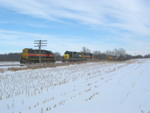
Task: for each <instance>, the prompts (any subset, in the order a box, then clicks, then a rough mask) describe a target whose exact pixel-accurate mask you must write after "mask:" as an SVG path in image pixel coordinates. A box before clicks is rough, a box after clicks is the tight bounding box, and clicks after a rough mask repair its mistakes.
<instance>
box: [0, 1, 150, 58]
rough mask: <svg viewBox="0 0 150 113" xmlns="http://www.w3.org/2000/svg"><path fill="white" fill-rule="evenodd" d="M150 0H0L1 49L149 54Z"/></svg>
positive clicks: (5, 51) (6, 50)
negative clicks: (38, 45) (40, 47)
mask: <svg viewBox="0 0 150 113" xmlns="http://www.w3.org/2000/svg"><path fill="white" fill-rule="evenodd" d="M149 6H150V1H149V0H111V1H107V0H0V40H1V44H0V48H1V49H0V53H9V52H21V51H22V49H23V48H35V47H34V40H39V39H43V40H48V44H47V46H46V47H44V48H43V49H47V50H52V51H53V52H60V53H61V54H63V52H65V51H66V50H73V51H80V50H81V49H82V47H83V46H84V47H87V48H89V49H91V51H94V50H100V51H102V52H105V51H106V50H113V49H115V48H117V49H118V48H124V49H125V50H126V51H127V53H129V54H132V55H137V54H141V55H145V54H150V46H149V45H150V13H149V12H150V7H149Z"/></svg>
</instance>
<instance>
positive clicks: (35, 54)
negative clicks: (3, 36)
mask: <svg viewBox="0 0 150 113" xmlns="http://www.w3.org/2000/svg"><path fill="white" fill-rule="evenodd" d="M39 59H40V60H39ZM39 61H41V62H42V63H49V62H55V56H54V54H53V53H52V52H51V51H47V50H41V51H40V52H39V50H37V49H29V48H25V49H23V52H22V55H21V60H20V63H39Z"/></svg>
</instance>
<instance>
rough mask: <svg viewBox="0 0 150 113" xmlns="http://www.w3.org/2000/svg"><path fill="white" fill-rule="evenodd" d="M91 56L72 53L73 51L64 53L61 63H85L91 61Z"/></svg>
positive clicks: (89, 54)
mask: <svg viewBox="0 0 150 113" xmlns="http://www.w3.org/2000/svg"><path fill="white" fill-rule="evenodd" d="M91 59H92V54H91V53H83V52H73V51H66V52H65V53H64V57H63V61H64V62H65V61H85V60H91Z"/></svg>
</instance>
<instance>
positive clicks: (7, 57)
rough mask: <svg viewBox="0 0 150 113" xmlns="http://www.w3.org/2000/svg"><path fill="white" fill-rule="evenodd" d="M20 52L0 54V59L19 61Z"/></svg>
mask: <svg viewBox="0 0 150 113" xmlns="http://www.w3.org/2000/svg"><path fill="white" fill-rule="evenodd" d="M20 58H21V53H9V54H0V61H19V60H20Z"/></svg>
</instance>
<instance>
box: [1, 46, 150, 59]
mask: <svg viewBox="0 0 150 113" xmlns="http://www.w3.org/2000/svg"><path fill="white" fill-rule="evenodd" d="M81 52H84V53H92V54H93V59H95V60H116V61H122V60H128V59H132V58H150V54H148V55H145V56H142V55H136V56H132V55H129V54H128V53H127V52H126V50H125V49H123V48H120V49H114V50H106V52H101V51H100V50H95V51H93V52H91V50H90V49H89V48H87V47H82V50H81ZM54 54H55V57H56V60H57V61H59V60H62V58H63V56H62V55H61V54H60V53H59V52H55V53H54ZM20 58H21V53H8V54H0V61H20Z"/></svg>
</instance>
